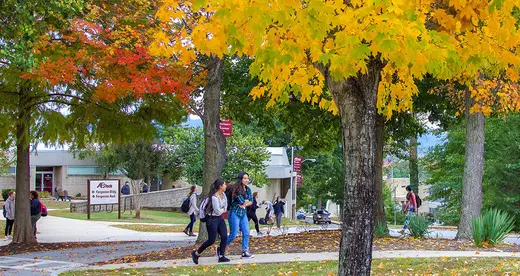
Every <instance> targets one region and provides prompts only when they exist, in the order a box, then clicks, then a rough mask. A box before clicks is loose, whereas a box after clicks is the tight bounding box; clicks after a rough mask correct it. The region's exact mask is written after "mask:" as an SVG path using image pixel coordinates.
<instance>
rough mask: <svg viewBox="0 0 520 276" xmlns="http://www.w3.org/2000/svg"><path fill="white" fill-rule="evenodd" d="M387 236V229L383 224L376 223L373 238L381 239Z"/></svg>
mask: <svg viewBox="0 0 520 276" xmlns="http://www.w3.org/2000/svg"><path fill="white" fill-rule="evenodd" d="M386 234H387V228H386V227H385V225H384V224H382V223H378V224H377V225H376V228H375V229H374V238H382V237H384V236H386Z"/></svg>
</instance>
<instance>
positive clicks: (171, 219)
mask: <svg viewBox="0 0 520 276" xmlns="http://www.w3.org/2000/svg"><path fill="white" fill-rule="evenodd" d="M49 215H51V216H57V217H63V218H71V219H81V220H86V219H87V214H84V213H71V212H70V211H68V210H56V211H49ZM134 216H135V212H132V215H130V212H128V211H126V212H125V213H122V214H121V219H117V211H115V212H112V213H107V212H99V213H92V214H90V219H91V220H94V221H112V222H134V223H166V224H188V222H190V219H189V217H188V215H186V214H185V213H177V212H166V211H153V210H142V211H141V219H136V218H134Z"/></svg>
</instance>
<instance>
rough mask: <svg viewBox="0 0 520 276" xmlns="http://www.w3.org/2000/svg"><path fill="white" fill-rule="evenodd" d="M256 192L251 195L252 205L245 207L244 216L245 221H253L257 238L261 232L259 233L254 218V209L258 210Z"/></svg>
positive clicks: (256, 218)
mask: <svg viewBox="0 0 520 276" xmlns="http://www.w3.org/2000/svg"><path fill="white" fill-rule="evenodd" d="M258 208H259V207H258V192H254V193H253V204H252V205H250V206H247V210H246V214H247V221H251V220H253V222H254V223H255V229H256V234H257V235H258V236H262V235H263V234H262V232H260V227H259V226H258V217H257V216H256V209H258Z"/></svg>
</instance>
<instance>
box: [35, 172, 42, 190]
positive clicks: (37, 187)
mask: <svg viewBox="0 0 520 276" xmlns="http://www.w3.org/2000/svg"><path fill="white" fill-rule="evenodd" d="M42 187H43V173H36V180H35V181H34V190H35V191H37V192H41V190H42Z"/></svg>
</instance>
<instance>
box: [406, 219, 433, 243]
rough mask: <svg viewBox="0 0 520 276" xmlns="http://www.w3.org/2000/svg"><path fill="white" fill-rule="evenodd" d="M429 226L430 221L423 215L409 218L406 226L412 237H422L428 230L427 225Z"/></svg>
mask: <svg viewBox="0 0 520 276" xmlns="http://www.w3.org/2000/svg"><path fill="white" fill-rule="evenodd" d="M429 226H430V222H428V220H427V219H426V218H424V217H421V216H413V217H411V219H410V224H409V225H408V228H409V229H410V233H411V235H412V237H414V238H424V236H426V235H427V234H428V233H429V231H428V227H429Z"/></svg>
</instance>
